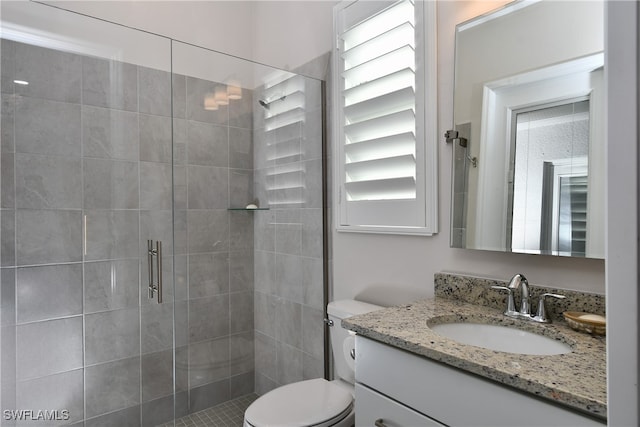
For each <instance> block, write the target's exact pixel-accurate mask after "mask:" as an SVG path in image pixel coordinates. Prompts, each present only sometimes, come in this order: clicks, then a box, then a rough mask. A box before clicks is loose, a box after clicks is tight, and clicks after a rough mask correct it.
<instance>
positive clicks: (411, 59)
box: [334, 0, 437, 234]
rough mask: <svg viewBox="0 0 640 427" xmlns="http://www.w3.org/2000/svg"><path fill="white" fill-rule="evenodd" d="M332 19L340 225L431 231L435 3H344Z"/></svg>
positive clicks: (434, 158)
mask: <svg viewBox="0 0 640 427" xmlns="http://www.w3.org/2000/svg"><path fill="white" fill-rule="evenodd" d="M334 21H335V32H336V35H337V37H336V46H335V49H336V50H335V56H334V58H335V61H334V67H335V68H334V82H335V96H334V99H335V102H336V105H335V108H334V110H335V113H336V115H335V120H334V123H335V125H336V133H335V136H336V139H335V141H336V147H335V161H336V177H337V179H336V196H337V199H338V203H337V207H336V218H337V227H338V229H339V230H343V231H362V232H379V233H396V234H433V233H435V232H436V231H437V230H436V224H437V218H436V213H437V204H436V184H437V163H436V161H437V153H436V138H437V122H436V100H437V97H436V89H435V86H436V80H435V77H436V75H435V69H436V44H435V2H425V1H415V2H414V1H413V0H400V1H365V0H360V1H355V2H343V3H340V4H339V5H337V6H336V8H335V10H334Z"/></svg>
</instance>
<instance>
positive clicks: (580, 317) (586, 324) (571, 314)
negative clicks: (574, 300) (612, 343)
mask: <svg viewBox="0 0 640 427" xmlns="http://www.w3.org/2000/svg"><path fill="white" fill-rule="evenodd" d="M562 314H563V315H564V319H565V320H566V321H567V324H568V325H569V327H571V329H575V330H576V331H580V332H586V333H588V334H593V335H605V334H606V333H607V320H606V318H605V317H604V316H600V315H599V314H592V313H584V312H580V311H565V312H564V313H562Z"/></svg>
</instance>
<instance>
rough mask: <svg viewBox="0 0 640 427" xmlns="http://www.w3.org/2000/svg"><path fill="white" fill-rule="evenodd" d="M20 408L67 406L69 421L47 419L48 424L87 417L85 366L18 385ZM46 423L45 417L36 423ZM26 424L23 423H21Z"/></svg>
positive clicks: (59, 407) (62, 423)
mask: <svg viewBox="0 0 640 427" xmlns="http://www.w3.org/2000/svg"><path fill="white" fill-rule="evenodd" d="M16 404H17V406H16V408H17V409H24V408H29V409H34V410H45V409H49V410H58V411H62V410H67V411H69V419H68V420H66V421H47V426H58V425H68V424H71V423H74V422H78V421H80V422H82V420H83V419H84V394H83V370H82V369H76V370H73V371H68V372H63V373H60V374H55V375H49V376H46V377H42V378H37V379H33V380H29V381H20V382H19V383H18V384H17V388H16ZM39 424H42V421H37V422H34V423H33V425H39ZM20 425H23V424H20Z"/></svg>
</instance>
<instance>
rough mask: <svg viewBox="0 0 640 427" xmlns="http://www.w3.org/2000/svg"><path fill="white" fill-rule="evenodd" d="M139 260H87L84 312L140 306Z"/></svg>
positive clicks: (85, 265) (85, 266) (85, 267)
mask: <svg viewBox="0 0 640 427" xmlns="http://www.w3.org/2000/svg"><path fill="white" fill-rule="evenodd" d="M138 280H139V278H138V260H137V259H127V260H117V261H101V262H86V263H85V264H84V312H85V313H94V312H97V311H107V310H117V309H121V308H134V307H137V306H138V296H139V292H138Z"/></svg>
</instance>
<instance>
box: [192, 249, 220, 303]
mask: <svg viewBox="0 0 640 427" xmlns="http://www.w3.org/2000/svg"><path fill="white" fill-rule="evenodd" d="M226 293H229V256H228V254H227V253H226V252H221V253H209V254H191V255H189V298H191V299H195V298H202V297H208V296H214V295H219V294H226Z"/></svg>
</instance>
